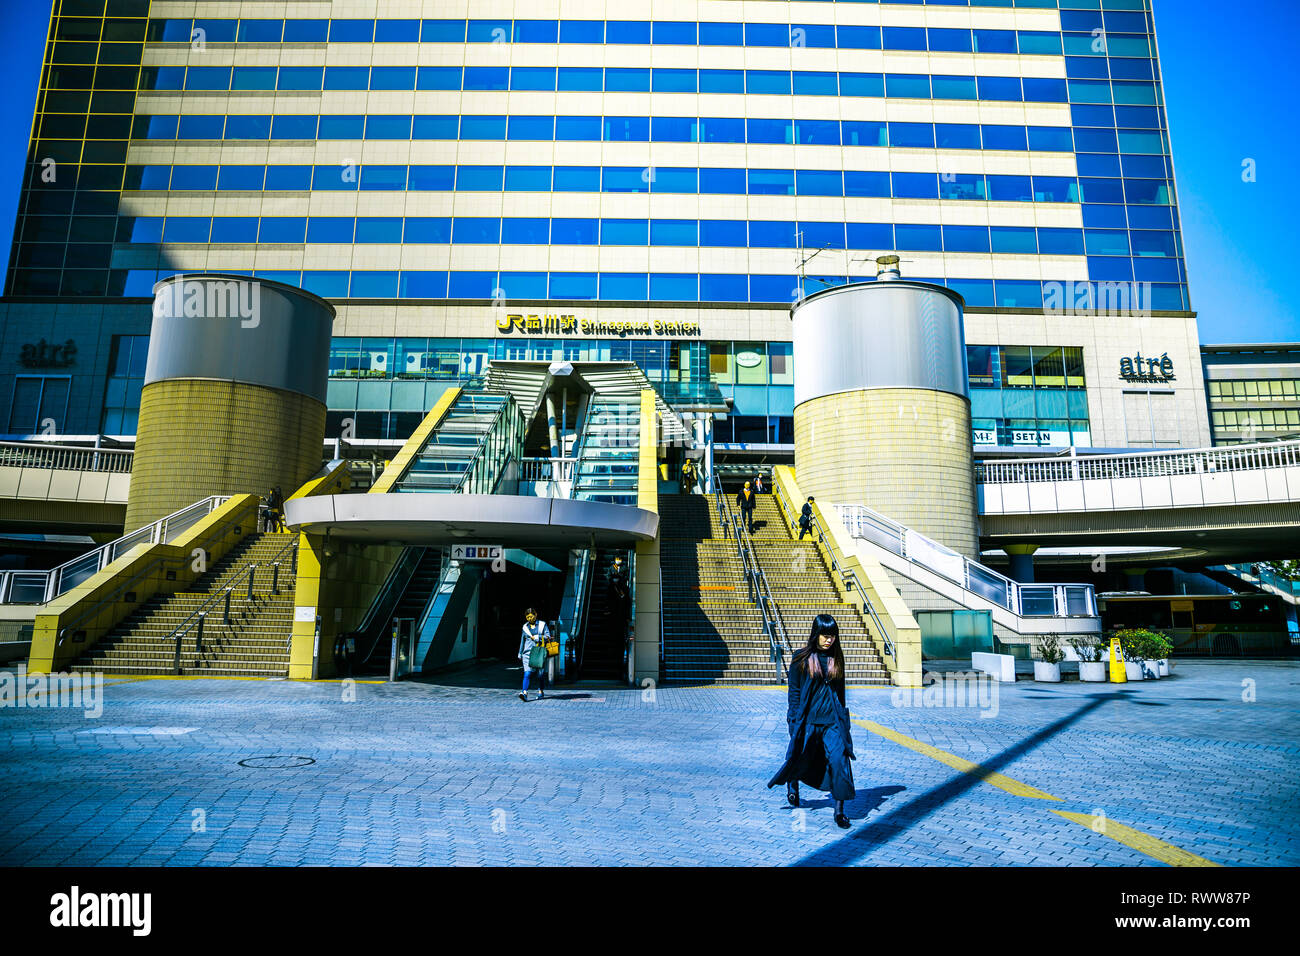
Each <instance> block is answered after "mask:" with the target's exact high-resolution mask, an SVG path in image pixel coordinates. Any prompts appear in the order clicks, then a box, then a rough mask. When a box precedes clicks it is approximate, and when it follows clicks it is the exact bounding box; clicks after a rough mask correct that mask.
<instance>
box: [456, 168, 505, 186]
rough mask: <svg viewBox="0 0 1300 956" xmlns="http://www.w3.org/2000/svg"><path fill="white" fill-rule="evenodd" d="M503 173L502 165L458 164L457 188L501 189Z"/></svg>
mask: <svg viewBox="0 0 1300 956" xmlns="http://www.w3.org/2000/svg"><path fill="white" fill-rule="evenodd" d="M503 174H504V170H503V169H502V167H500V166H457V167H456V188H457V189H461V190H487V191H500V189H501V184H502V177H503Z"/></svg>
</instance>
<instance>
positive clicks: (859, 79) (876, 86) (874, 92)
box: [840, 73, 885, 96]
mask: <svg viewBox="0 0 1300 956" xmlns="http://www.w3.org/2000/svg"><path fill="white" fill-rule="evenodd" d="M840 95H841V96H884V95H885V77H884V75H883V74H881V73H841V74H840Z"/></svg>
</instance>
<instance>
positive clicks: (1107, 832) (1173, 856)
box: [1052, 810, 1222, 866]
mask: <svg viewBox="0 0 1300 956" xmlns="http://www.w3.org/2000/svg"><path fill="white" fill-rule="evenodd" d="M1052 812H1053V813H1055V814H1056V815H1057V816H1058V817H1065V819H1067V820H1072V821H1074V822H1075V823H1077V824H1079V825H1080V826H1084V827H1087V828H1088V829H1089V830H1092V831H1093V832H1094V833H1100V834H1101V835H1102V836H1108V837H1110V838H1111V839H1112V840H1114V841H1116V842H1117V843H1122V844H1124V845H1125V846H1126V847H1129V848H1130V849H1133V850H1137V851H1138V852H1139V853H1145V854H1146V855H1147V856H1149V857H1152V858H1153V859H1156V860H1159V861H1160V862H1161V863H1168V864H1169V865H1170V866H1222V864H1221V863H1215V862H1214V861H1213V860H1207V859H1206V858H1205V857H1203V856H1197V855H1196V854H1195V853H1189V852H1187V851H1186V850H1183V849H1181V848H1179V847H1176V846H1174V845H1173V844H1172V843H1166V842H1165V841H1164V840H1160V839H1157V838H1156V837H1153V836H1151V835H1150V834H1147V833H1142V832H1141V831H1139V830H1134V829H1133V828H1132V827H1126V826H1125V825H1124V824H1122V823H1116V822H1115V821H1114V820H1111V819H1109V818H1107V819H1105V820H1104V821H1103V822H1102V824H1101V828H1100V829H1097V828H1096V827H1095V826H1093V823H1094V821H1095V819H1096V818H1095V817H1094V816H1093V815H1092V814H1090V813H1071V812H1069V811H1068V810H1053V811H1052Z"/></svg>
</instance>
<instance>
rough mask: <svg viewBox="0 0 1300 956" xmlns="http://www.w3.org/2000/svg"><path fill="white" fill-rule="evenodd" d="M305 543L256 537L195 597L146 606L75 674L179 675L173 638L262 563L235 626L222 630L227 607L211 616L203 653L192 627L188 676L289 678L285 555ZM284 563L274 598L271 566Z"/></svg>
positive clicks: (159, 599)
mask: <svg viewBox="0 0 1300 956" xmlns="http://www.w3.org/2000/svg"><path fill="white" fill-rule="evenodd" d="M296 539H297V535H296V534H294V533H291V532H253V533H250V534H248V535H247V536H245V538H244V539H243V540H242V541H241V542H240V543H239V544H237V545H235V546H234V548H232V549H231V550H230V551H229V552H228V553H227V554H226V555H225V556H224V557H223V558H222V559H221V560H220V561H218V562H217V563H216V564H215V565H213V566H212V567H211V568H210V569H209V570H208V572H207V573H206V574H204V575H202V576H201V577H199V578H198V579H197V580H196V581H195V582H194V583H193V584H191V585H190V586H189V590H186V591H177V592H175V593H173V594H167V595H156V596H154V597H152V598H149V599H148V600H146V601H145V602H144V603H143V604H141V605H140V606H139V607H138V608H136V610H135V611H133V612H132V613H131V614H130V615H128V616H127V617H126V618H125V619H124V620H123V621H122V622H121V623H120V624H118V625H117V627H115V628H114V629H113V630H112V631H111V632H109V633H108V634H106V635H105V636H104V637H102V638H100V640H99V641H97V642H96V643H95V646H94V647H92V648H91V649H90V650H88V651H87V652H86V653H85V654H83V655H82V656H80V657H79V658H77V660H76V661H75V662H74V663H73V664H72V667H71V669H72V670H74V671H99V672H102V673H105V674H139V675H149V674H171V673H173V664H174V661H175V654H176V643H175V640H174V639H173V638H172V637H171V635H172V634H173V633H174V632H175V631H176V629H177V628H178V627H180V626H181V625H182V624H183V623H185V622H186V620H187V619H188V618H190V616H191V615H192V614H193V613H194V612H195V611H197V610H198V609H199V608H200V607H201V606H202V605H203V603H204V602H205V601H207V600H208V599H209V598H211V597H212V596H213V595H216V594H220V593H221V591H222V590H223V589H224V588H225V587H226V586H227V585H228V584H230V583H231V581H232V580H234V579H235V578H236V577H237V576H238V575H239V574H240V573H241V572H242V571H243V570H244V569H245V568H246V567H247V566H248V565H249V564H252V563H256V564H257V571H256V572H255V574H254V587H253V598H252V600H251V601H249V600H248V599H247V597H246V596H247V594H248V579H247V577H243V578H240V579H239V581H238V582H237V584H236V586H235V590H234V592H233V593H232V595H231V602H230V624H229V625H228V626H227V625H225V624H223V623H222V618H223V611H224V601H221V600H217V601H215V602H214V603H213V604H211V605H210V606H209V607H208V609H207V617H206V619H205V621H204V627H203V649H202V651H196V647H195V644H196V641H195V638H196V636H197V630H196V629H193V628H191V629H190V630H189V631H188V632H187V633H186V634H185V636H184V638H183V640H182V647H181V674H188V675H205V676H211V677H285V676H287V675H288V672H289V635H290V633H291V631H292V629H293V594H294V573H293V563H292V552H291V551H290V552H288V553H286V554H280V552H282V551H283V550H284V548H285V547H286V546H287V545H289V544H290V543H291V542H293V541H295V540H296ZM276 555H280V557H279V558H278V560H279V562H280V571H279V575H278V579H277V589H278V590H277V592H276V593H272V591H271V578H272V571H271V562H272V560H273V559H275V558H276Z"/></svg>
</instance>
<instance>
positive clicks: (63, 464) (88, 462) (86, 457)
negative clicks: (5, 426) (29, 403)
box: [0, 441, 135, 475]
mask: <svg viewBox="0 0 1300 956" xmlns="http://www.w3.org/2000/svg"><path fill="white" fill-rule="evenodd" d="M134 459H135V451H134V450H133V449H130V448H86V447H85V446H81V445H46V444H40V445H36V444H29V443H27V442H10V441H6V442H0V467H9V468H41V469H60V470H66V471H97V472H104V473H108V474H118V475H120V474H128V475H129V474H130V473H131V463H132V462H133V461H134Z"/></svg>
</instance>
